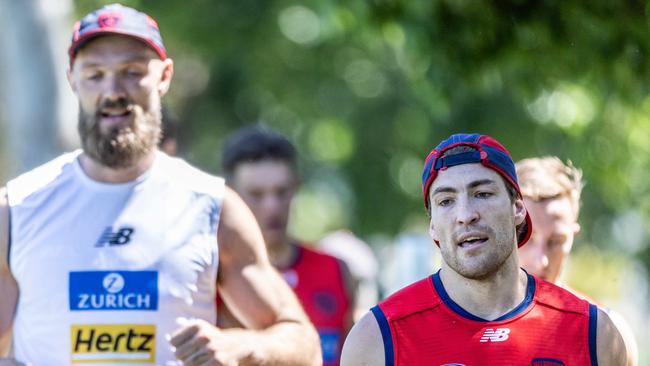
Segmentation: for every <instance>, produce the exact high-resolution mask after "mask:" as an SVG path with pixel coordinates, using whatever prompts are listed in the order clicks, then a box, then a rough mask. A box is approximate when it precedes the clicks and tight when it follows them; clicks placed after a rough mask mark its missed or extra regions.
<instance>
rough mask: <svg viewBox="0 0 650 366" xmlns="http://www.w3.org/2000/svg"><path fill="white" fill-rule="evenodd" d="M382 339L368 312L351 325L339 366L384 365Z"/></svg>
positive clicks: (371, 315) (372, 316)
mask: <svg viewBox="0 0 650 366" xmlns="http://www.w3.org/2000/svg"><path fill="white" fill-rule="evenodd" d="M385 364H386V359H385V356H384V341H383V339H382V337H381V331H380V330H379V325H378V324H377V320H376V319H375V316H374V315H373V314H372V313H371V312H368V313H366V315H364V316H363V317H362V318H361V319H359V321H358V322H357V323H356V324H355V325H354V327H352V330H351V331H350V334H348V338H347V339H346V340H345V344H344V345H343V353H342V355H341V366H384V365H385Z"/></svg>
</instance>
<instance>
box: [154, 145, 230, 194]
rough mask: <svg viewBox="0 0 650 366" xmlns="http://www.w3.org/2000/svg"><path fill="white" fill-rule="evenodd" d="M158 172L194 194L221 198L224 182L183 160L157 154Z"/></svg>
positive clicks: (161, 153)
mask: <svg viewBox="0 0 650 366" xmlns="http://www.w3.org/2000/svg"><path fill="white" fill-rule="evenodd" d="M158 164H159V169H158V171H159V172H161V173H162V174H163V175H164V177H165V179H167V180H169V181H171V182H173V183H174V184H176V185H178V186H181V187H184V188H185V189H188V190H190V191H192V192H195V193H202V194H210V195H213V196H219V197H222V196H223V194H224V186H225V180H224V179H223V178H222V177H219V176H216V175H212V174H210V173H207V172H205V171H204V170H201V169H199V168H197V167H195V166H193V165H192V164H190V163H188V162H187V161H185V160H184V159H181V158H177V157H171V156H169V155H167V154H165V153H163V152H158Z"/></svg>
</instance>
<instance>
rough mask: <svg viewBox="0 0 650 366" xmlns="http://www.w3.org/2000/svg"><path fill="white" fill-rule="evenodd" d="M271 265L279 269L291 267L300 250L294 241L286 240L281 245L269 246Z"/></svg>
mask: <svg viewBox="0 0 650 366" xmlns="http://www.w3.org/2000/svg"><path fill="white" fill-rule="evenodd" d="M267 248H268V253H269V259H270V260H271V264H272V265H273V266H274V267H275V268H278V269H284V268H287V267H289V266H290V265H291V264H292V263H293V262H294V261H295V259H296V255H297V252H298V248H297V247H296V245H295V244H294V241H293V240H292V239H289V238H287V239H285V240H284V241H283V242H281V243H277V244H273V245H268V246H267Z"/></svg>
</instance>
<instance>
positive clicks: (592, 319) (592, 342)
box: [589, 304, 598, 366]
mask: <svg viewBox="0 0 650 366" xmlns="http://www.w3.org/2000/svg"><path fill="white" fill-rule="evenodd" d="M597 327H598V308H597V307H596V305H594V304H589V357H590V358H591V366H598V353H597V352H596V328H597Z"/></svg>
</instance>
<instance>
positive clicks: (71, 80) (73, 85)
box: [66, 67, 77, 94]
mask: <svg viewBox="0 0 650 366" xmlns="http://www.w3.org/2000/svg"><path fill="white" fill-rule="evenodd" d="M66 77H67V78H68V84H70V89H72V92H73V93H75V94H77V83H76V82H75V80H74V77H73V76H72V68H71V67H70V68H68V70H67V71H66Z"/></svg>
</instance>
